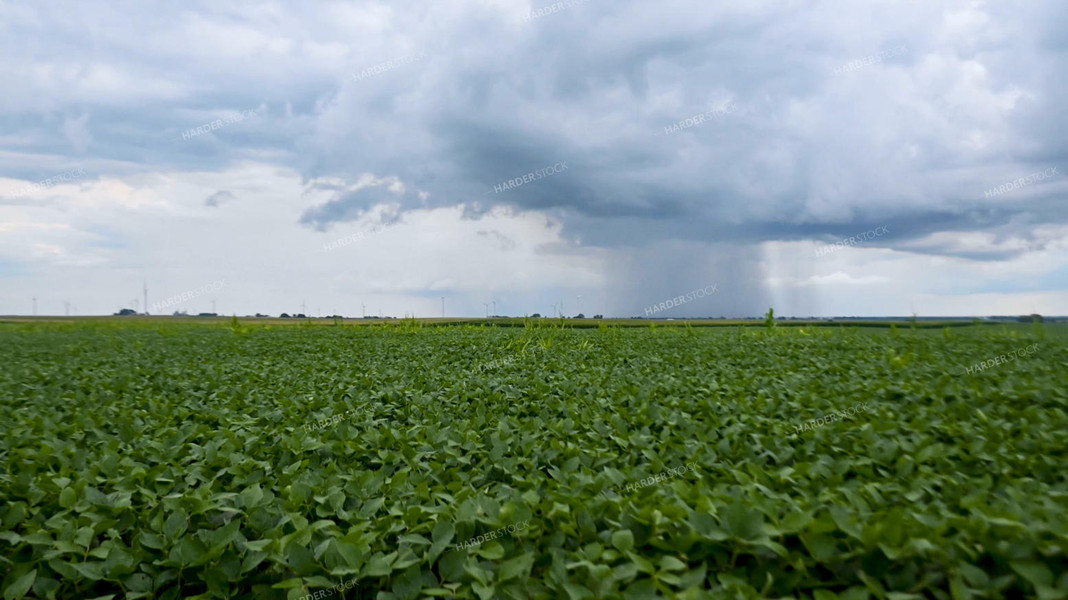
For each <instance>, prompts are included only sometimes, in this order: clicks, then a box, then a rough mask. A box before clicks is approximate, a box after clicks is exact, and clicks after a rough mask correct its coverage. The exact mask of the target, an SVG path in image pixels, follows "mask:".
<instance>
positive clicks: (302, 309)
mask: <svg viewBox="0 0 1068 600" xmlns="http://www.w3.org/2000/svg"><path fill="white" fill-rule="evenodd" d="M300 314H302V315H304V316H308V310H307V309H306V308H304V301H303V300H301V301H300Z"/></svg>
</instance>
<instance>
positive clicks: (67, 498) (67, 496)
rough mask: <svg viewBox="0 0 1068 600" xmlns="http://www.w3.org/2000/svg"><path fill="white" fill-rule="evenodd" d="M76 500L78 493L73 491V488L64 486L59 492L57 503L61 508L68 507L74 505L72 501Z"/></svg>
mask: <svg viewBox="0 0 1068 600" xmlns="http://www.w3.org/2000/svg"><path fill="white" fill-rule="evenodd" d="M77 501H78V494H76V493H74V488H69V487H65V488H63V491H62V492H60V493H59V505H60V506H61V507H63V508H70V507H72V506H74V503H75V502H77Z"/></svg>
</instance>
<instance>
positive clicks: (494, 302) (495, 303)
mask: <svg viewBox="0 0 1068 600" xmlns="http://www.w3.org/2000/svg"><path fill="white" fill-rule="evenodd" d="M492 302H493V316H495V317H496V316H497V301H496V300H493V301H492Z"/></svg>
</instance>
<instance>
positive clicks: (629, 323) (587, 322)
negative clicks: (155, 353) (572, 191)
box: [0, 315, 1055, 329]
mask: <svg viewBox="0 0 1068 600" xmlns="http://www.w3.org/2000/svg"><path fill="white" fill-rule="evenodd" d="M232 319H233V316H225V315H223V316H217V317H173V316H162V315H161V316H136V317H128V316H124V317H117V316H113V315H109V316H99V317H27V316H0V323H41V322H57V323H71V322H97V323H99V322H103V323H115V324H123V323H126V324H132V323H146V322H151V323H199V324H210V323H216V324H218V323H223V324H227V323H230V322H231V320H232ZM237 319H238V320H239V321H240V322H241V323H243V324H247V325H334V324H335V323H334V319H329V318H317V317H311V318H304V319H295V318H286V319H282V318H278V317H237ZM338 321H339V322H340V323H341V324H343V325H382V324H388V325H394V326H399V325H400V324H402V323H405V322H413V321H414V322H417V323H419V324H422V325H492V326H495V327H526V326H527V325H528V324H529V323H535V324H538V325H539V326H561V325H562V326H563V327H571V328H590V327H600V326H601V325H602V324H604V325H606V326H613V327H685V326H686V325H689V326H691V327H763V326H764V320H763V319H671V320H667V319H560V318H549V317H540V318H536V319H531V318H524V317H497V318H481V317H478V318H458V317H446V318H436V317H435V318H425V319H355V318H353V319H338ZM890 325H895V326H897V327H912V326H913V323H912V322H911V321H910V320H900V321H889V320H878V319H873V320H859V319H853V320H837V321H836V320H834V319H812V320H807V319H806V320H802V319H798V320H792V319H782V320H776V326H778V327H884V328H889V327H890ZM972 325H984V326H989V325H1001V326H1004V325H1006V324H1005V323H999V322H995V321H981V320H980V321H971V320H967V321H965V320H960V319H947V320H925V319H921V320H918V321H916V323H915V327H916V328H918V329H932V328H938V329H940V328H942V327H968V326H972ZM1050 325H1055V323H1050Z"/></svg>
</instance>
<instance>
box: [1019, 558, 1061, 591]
mask: <svg viewBox="0 0 1068 600" xmlns="http://www.w3.org/2000/svg"><path fill="white" fill-rule="evenodd" d="M1009 565H1010V566H1011V567H1012V570H1013V571H1016V572H1017V573H1018V574H1019V575H1020V577H1023V578H1024V579H1026V580H1027V581H1028V582H1030V583H1031V585H1033V586H1035V587H1038V586H1045V587H1051V586H1052V585H1053V573H1051V572H1050V570H1049V567H1047V566H1046V565H1044V564H1042V563H1040V562H1038V561H1033V560H1026V561H1025V560H1014V561H1012V562H1010V563H1009Z"/></svg>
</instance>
